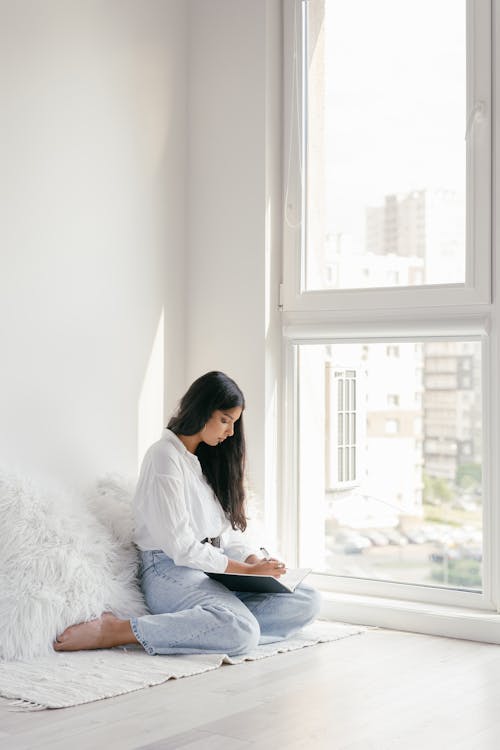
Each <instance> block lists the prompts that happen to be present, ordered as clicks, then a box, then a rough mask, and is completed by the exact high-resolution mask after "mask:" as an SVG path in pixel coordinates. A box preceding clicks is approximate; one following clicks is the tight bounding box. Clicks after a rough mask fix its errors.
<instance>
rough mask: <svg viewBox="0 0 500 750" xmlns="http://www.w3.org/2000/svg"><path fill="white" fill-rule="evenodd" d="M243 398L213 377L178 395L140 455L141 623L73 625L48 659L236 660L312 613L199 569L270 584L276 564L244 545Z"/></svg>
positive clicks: (301, 593)
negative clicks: (115, 654) (130, 651)
mask: <svg viewBox="0 0 500 750" xmlns="http://www.w3.org/2000/svg"><path fill="white" fill-rule="evenodd" d="M244 408H245V400H244V397H243V393H242V392H241V390H240V388H239V387H238V386H237V385H236V383H235V382H234V381H233V380H231V378H229V377H228V376H227V375H224V373H221V372H209V373H207V374H206V375H203V376H202V377H200V378H198V380H196V381H195V382H194V383H193V384H192V385H191V386H190V388H189V389H188V391H187V392H186V394H185V395H184V396H183V398H182V399H181V402H180V407H179V410H178V412H177V414H176V415H175V416H173V417H172V418H171V420H170V422H169V424H168V427H167V428H166V429H165V431H164V433H163V436H162V437H161V439H160V440H159V441H158V442H156V443H154V444H153V445H152V446H151V447H150V448H149V450H148V451H147V453H146V455H145V457H144V461H143V463H142V467H141V472H140V477H139V482H138V485H137V490H136V493H135V497H134V514H135V519H136V535H135V542H136V544H137V546H138V547H139V550H140V556H141V561H140V568H139V575H140V583H141V588H142V591H143V594H144V598H145V601H146V604H147V606H148V608H149V611H150V612H151V614H150V615H145V616H143V617H137V618H131V619H130V620H120V619H118V618H117V617H115V616H114V615H112V614H110V613H105V614H103V615H102V616H101V617H100V618H99V619H97V620H92V621H89V622H85V623H81V624H79V625H73V626H71V627H69V628H67V629H66V630H65V631H64V632H63V633H62V634H61V635H60V636H59V637H58V638H57V640H56V643H55V644H54V648H55V650H56V651H76V650H81V649H96V648H109V647H112V646H121V645H125V644H129V643H140V644H141V645H142V646H143V648H144V649H145V650H146V651H147V652H148V653H149V654H198V653H210V652H211V653H227V654H229V655H231V656H236V655H239V654H244V653H246V652H248V651H250V650H252V649H253V648H255V647H256V646H257V645H259V644H263V643H272V642H274V641H280V640H283V639H284V638H287V637H289V636H290V635H292V634H293V633H295V632H296V631H297V630H299V629H300V628H302V627H303V626H304V625H307V624H308V623H309V622H311V621H312V620H313V619H314V618H315V617H316V615H317V614H318V611H319V606H320V596H319V594H318V592H317V591H316V590H315V589H313V588H311V587H310V586H307V585H305V584H299V585H298V586H297V588H296V589H295V591H294V592H293V593H290V594H288V593H286V594H285V593H283V594H256V593H249V592H239V591H230V590H229V589H227V588H226V587H225V586H224V585H223V584H221V583H219V582H217V581H215V580H213V579H212V578H209V577H208V576H206V575H205V573H204V572H203V571H207V572H226V573H253V574H257V575H271V576H275V577H276V578H279V577H280V576H281V575H283V573H285V572H286V567H285V565H284V564H283V563H282V562H280V561H279V560H276V559H274V558H273V559H266V558H262V557H259V556H258V555H256V554H254V552H253V551H252V549H251V548H250V547H248V546H247V545H246V544H245V538H244V534H243V532H244V531H245V529H246V525H247V519H246V516H245V494H244V488H243V478H244V468H245V439H244V432H243V419H242V414H243V410H244Z"/></svg>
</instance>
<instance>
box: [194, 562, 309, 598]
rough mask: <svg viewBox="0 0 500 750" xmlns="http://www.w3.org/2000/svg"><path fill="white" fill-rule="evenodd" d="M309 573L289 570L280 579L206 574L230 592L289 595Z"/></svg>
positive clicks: (231, 574)
mask: <svg viewBox="0 0 500 750" xmlns="http://www.w3.org/2000/svg"><path fill="white" fill-rule="evenodd" d="M310 572H311V568H297V569H296V570H289V571H288V572H287V573H285V575H283V576H281V579H278V578H274V576H256V575H246V574H244V573H207V572H206V571H205V574H206V575H207V576H210V578H213V579H214V580H215V581H219V582H220V583H223V584H224V586H226V587H227V588H228V589H231V591H251V592H253V593H256V594H290V593H293V591H295V589H296V587H297V586H298V585H299V583H300V582H301V581H303V580H304V578H305V577H306V576H307V575H308V574H309V573H310Z"/></svg>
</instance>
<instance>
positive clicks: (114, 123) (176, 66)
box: [0, 0, 210, 487]
mask: <svg viewBox="0 0 500 750" xmlns="http://www.w3.org/2000/svg"><path fill="white" fill-rule="evenodd" d="M208 5H210V3H209V4H208ZM186 37H187V4H186V3H185V2H184V1H183V0H158V1H156V0H85V2H82V1H81V0H44V1H43V2H36V1H30V0H16V2H8V1H7V0H1V2H0V107H1V116H0V165H1V168H0V170H1V171H0V175H1V178H0V179H1V181H0V191H1V192H0V346H1V349H0V351H1V366H0V415H1V417H0V464H4V465H6V466H9V467H13V466H17V467H18V468H21V469H23V470H25V471H27V472H28V473H30V474H31V475H35V476H36V475H43V476H51V477H54V476H56V477H58V478H60V479H62V480H63V481H66V482H68V483H70V484H73V485H74V486H77V487H78V486H80V485H85V484H86V483H87V482H89V481H92V480H93V479H94V478H95V477H96V476H97V475H99V474H101V473H103V472H107V471H110V470H115V471H121V472H123V473H126V474H127V473H130V474H133V473H135V472H136V470H137V461H138V454H141V452H142V451H143V449H144V447H145V446H147V444H149V443H150V442H152V440H154V439H156V438H157V436H158V430H161V427H162V425H163V424H164V415H163V413H162V412H163V403H162V402H163V401H165V412H166V413H167V414H168V413H170V411H171V410H172V408H173V406H174V402H175V399H176V398H177V397H178V395H179V393H180V392H181V391H182V390H183V388H184V385H185V382H186V380H185V371H184V343H183V333H184V299H185V288H184V249H185V156H186V53H187V48H186ZM163 312H164V330H163V329H162V326H161V324H160V322H161V318H162V313H163ZM155 342H156V343H155ZM153 349H154V351H153ZM163 350H164V351H163ZM163 355H164V356H165V365H164V363H163ZM163 369H165V373H164V374H165V386H164V385H163V378H162V370H163ZM164 394H165V398H164Z"/></svg>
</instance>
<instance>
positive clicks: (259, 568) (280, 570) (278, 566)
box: [246, 557, 286, 578]
mask: <svg viewBox="0 0 500 750" xmlns="http://www.w3.org/2000/svg"><path fill="white" fill-rule="evenodd" d="M246 562H248V557H247V560H246ZM248 567H249V568H250V570H249V571H248V572H249V573H251V574H252V575H254V576H274V578H279V577H280V576H282V575H283V574H284V573H286V566H285V563H283V562H281V561H280V560H276V559H275V558H274V557H271V558H269V559H267V558H265V557H263V558H261V559H260V560H259V559H258V558H257V562H252V563H250V565H249V566H248Z"/></svg>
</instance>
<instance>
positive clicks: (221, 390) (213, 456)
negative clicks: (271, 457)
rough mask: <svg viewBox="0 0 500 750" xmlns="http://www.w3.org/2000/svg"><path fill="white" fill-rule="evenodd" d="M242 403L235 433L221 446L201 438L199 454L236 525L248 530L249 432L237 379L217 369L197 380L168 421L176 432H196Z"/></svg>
mask: <svg viewBox="0 0 500 750" xmlns="http://www.w3.org/2000/svg"><path fill="white" fill-rule="evenodd" d="M235 406H241V409H242V414H241V417H240V418H239V419H238V421H237V422H235V423H234V434H233V436H232V437H231V438H228V439H227V440H224V441H223V442H222V443H220V444H219V445H217V446H210V445H207V444H206V443H203V442H201V443H200V444H199V446H198V448H197V449H196V455H197V456H198V459H199V461H200V464H201V468H202V471H203V474H204V475H205V477H206V479H207V482H208V483H209V485H210V486H211V487H212V489H213V491H214V492H215V496H216V497H217V499H218V501H219V502H220V504H221V506H222V508H223V509H224V512H225V514H226V516H227V518H228V519H229V520H230V521H231V525H232V527H233V529H241V531H244V530H245V529H246V527H247V519H246V515H245V490H244V487H243V478H244V474H245V434H244V430H243V409H244V408H245V397H244V396H243V393H242V392H241V390H240V388H239V387H238V386H237V385H236V383H235V382H234V380H231V378H230V377H228V376H227V375H225V374H224V373H223V372H218V371H217V370H213V371H212V372H207V373H206V374H205V375H202V376H201V377H200V378H198V379H197V380H195V381H194V383H192V385H191V386H190V387H189V388H188V390H187V391H186V393H185V394H184V396H183V397H182V398H181V400H180V404H179V408H178V410H177V412H176V413H175V414H174V416H173V417H172V418H171V419H170V421H169V423H168V425H167V426H168V429H169V430H172V432H175V434H176V435H196V433H198V432H200V430H202V429H203V428H204V426H205V425H206V423H207V422H208V420H209V419H210V417H211V416H212V414H213V413H214V411H216V410H217V409H221V410H224V409H233V408H234V407H235Z"/></svg>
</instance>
